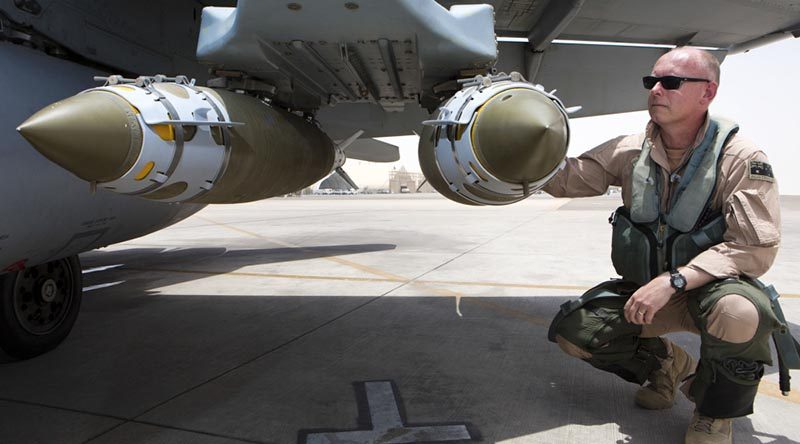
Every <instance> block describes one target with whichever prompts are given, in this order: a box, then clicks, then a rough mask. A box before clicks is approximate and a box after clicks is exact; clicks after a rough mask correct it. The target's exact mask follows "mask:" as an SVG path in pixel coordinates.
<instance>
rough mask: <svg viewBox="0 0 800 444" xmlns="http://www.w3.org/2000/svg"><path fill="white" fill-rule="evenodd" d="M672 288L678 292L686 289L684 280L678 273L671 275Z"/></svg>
mask: <svg viewBox="0 0 800 444" xmlns="http://www.w3.org/2000/svg"><path fill="white" fill-rule="evenodd" d="M672 286H673V287H675V288H676V289H678V290H683V289H684V288H686V278H685V277H683V275H682V274H680V273H675V274H673V275H672Z"/></svg>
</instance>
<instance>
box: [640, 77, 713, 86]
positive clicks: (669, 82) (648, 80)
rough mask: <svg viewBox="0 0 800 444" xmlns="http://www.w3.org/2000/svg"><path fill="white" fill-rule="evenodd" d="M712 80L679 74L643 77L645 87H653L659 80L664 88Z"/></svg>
mask: <svg viewBox="0 0 800 444" xmlns="http://www.w3.org/2000/svg"><path fill="white" fill-rule="evenodd" d="M710 81H711V80H707V79H696V78H694V77H677V76H664V77H654V76H644V77H642V84H643V85H644V88H645V89H653V88H654V87H655V86H656V83H658V82H661V86H663V87H664V89H678V88H680V87H681V83H683V82H710Z"/></svg>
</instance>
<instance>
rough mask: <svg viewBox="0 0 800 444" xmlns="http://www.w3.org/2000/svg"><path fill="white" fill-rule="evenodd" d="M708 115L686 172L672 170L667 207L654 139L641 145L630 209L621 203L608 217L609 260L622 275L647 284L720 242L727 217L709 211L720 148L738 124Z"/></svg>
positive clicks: (736, 129)
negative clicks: (652, 154) (664, 208)
mask: <svg viewBox="0 0 800 444" xmlns="http://www.w3.org/2000/svg"><path fill="white" fill-rule="evenodd" d="M709 120H710V121H709V124H708V128H707V130H706V133H705V136H704V137H703V140H702V142H700V144H699V145H698V146H696V147H695V148H694V151H693V152H692V154H691V156H690V157H689V159H688V161H686V162H685V165H686V167H685V168H684V169H683V176H680V175H678V174H676V173H673V174H672V175H670V178H669V181H670V184H671V187H672V194H671V196H670V199H669V203H668V205H667V211H666V212H663V211H662V209H661V204H660V203H661V196H662V194H663V192H664V190H662V189H661V187H662V180H661V171H660V170H661V168H660V167H659V166H658V165H657V164H656V163H655V162H653V160H652V159H651V158H650V151H651V150H652V148H653V147H652V144H651V143H650V141H649V140H648V139H645V141H644V143H643V144H642V152H641V154H640V155H639V158H638V159H637V160H636V162H635V163H634V165H633V177H632V186H633V189H632V193H631V208H630V209H628V208H625V207H624V206H623V207H619V208H618V209H617V210H616V211H615V212H614V213H613V214H612V215H611V217H610V218H609V222H610V223H611V225H612V226H613V232H612V239H611V262H612V263H613V264H614V268H615V269H616V271H617V273H619V274H620V276H622V277H623V279H625V280H628V281H633V282H636V283H638V284H640V285H643V284H645V283H647V282H649V281H650V280H651V279H653V278H654V277H656V276H658V275H659V274H661V273H663V272H664V271H668V270H672V269H674V268H677V267H680V266H682V265H686V264H687V263H689V261H690V260H692V258H694V257H695V256H697V255H698V254H700V253H702V252H703V251H705V250H707V249H708V248H710V247H711V246H713V245H716V244H718V243H720V242H722V235H723V234H724V233H725V218H724V217H723V216H722V214H720V213H719V212H712V211H711V208H710V205H711V196H712V195H713V194H714V189H715V187H716V182H717V174H718V169H719V163H720V162H719V159H720V156H721V154H722V150H723V148H724V147H725V144H726V143H727V142H728V140H729V139H730V138H731V137H732V136H733V135H734V134H735V133H736V132H737V131H738V130H739V126H738V125H737V124H736V123H734V122H730V121H727V120H724V119H717V118H710V119H709ZM680 170H681V168H678V171H680Z"/></svg>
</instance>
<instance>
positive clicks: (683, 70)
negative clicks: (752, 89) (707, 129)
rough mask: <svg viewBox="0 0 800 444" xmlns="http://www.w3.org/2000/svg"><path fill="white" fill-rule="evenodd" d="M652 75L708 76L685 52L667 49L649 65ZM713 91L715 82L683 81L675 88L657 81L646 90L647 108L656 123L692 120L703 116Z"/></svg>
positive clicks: (664, 123) (701, 77)
mask: <svg viewBox="0 0 800 444" xmlns="http://www.w3.org/2000/svg"><path fill="white" fill-rule="evenodd" d="M652 75H653V76H656V77H661V76H677V77H694V78H700V79H709V80H711V76H710V74H709V73H708V72H706V71H705V70H704V69H703V68H702V66H701V65H700V63H697V62H696V61H695V60H693V59H692V58H691V57H690V56H688V55H687V54H680V53H678V54H674V53H669V54H666V55H664V56H662V57H661V58H660V59H658V61H657V62H656V64H655V66H653V73H652ZM715 93H716V83H713V82H712V83H707V82H683V83H681V86H680V87H679V88H678V89H672V90H669V89H665V88H664V86H663V85H662V84H661V82H659V83H657V84H656V86H654V87H653V89H651V90H650V93H649V96H648V98H647V109H648V111H649V112H650V118H651V119H653V121H654V122H655V123H657V124H658V125H660V126H664V125H669V124H674V123H681V122H686V121H692V120H694V119H697V118H698V117H700V116H703V115H704V114H705V113H706V111H707V110H708V106H709V104H710V103H711V100H712V99H713V98H714V95H715Z"/></svg>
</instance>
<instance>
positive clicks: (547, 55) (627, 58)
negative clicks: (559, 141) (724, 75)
mask: <svg viewBox="0 0 800 444" xmlns="http://www.w3.org/2000/svg"><path fill="white" fill-rule="evenodd" d="M485 2H486V3H489V4H491V5H492V6H493V7H494V9H495V17H496V18H495V20H496V25H495V29H496V32H497V35H498V36H500V37H517V38H522V39H526V40H528V42H526V43H502V44H501V45H500V60H499V62H498V67H499V68H501V70H504V71H509V70H518V71H519V72H521V73H523V74H524V75H525V76H526V78H527V79H528V80H530V81H533V82H536V83H541V84H543V85H545V86H546V87H547V89H557V90H558V95H559V97H560V98H561V99H562V100H563V101H564V103H566V104H567V105H581V106H583V109H582V110H581V111H579V112H577V113H575V114H574V115H573V116H574V117H583V116H590V115H598V114H610V113H618V112H627V111H637V110H642V109H645V105H646V102H645V96H644V95H643V94H641V91H640V90H639V89H638V84H639V82H640V80H639V79H640V77H641V76H643V75H646V74H647V73H649V72H650V69H651V67H652V64H653V63H654V62H655V60H656V59H657V58H658V57H659V56H660V55H661V54H663V53H664V51H666V50H668V48H669V46H670V45H693V46H704V47H709V48H718V50H716V51H714V54H715V55H717V57H718V58H719V59H720V60H722V59H724V57H725V55H726V54H729V53H737V52H742V51H746V50H749V49H752V48H754V47H757V46H760V45H763V44H766V43H770V42H772V41H775V40H779V39H782V38H786V37H792V36H793V37H798V36H800V3H797V2H796V1H790V0H766V1H764V0H704V1H702V2H697V1H692V0H676V1H668V2H664V1H652V0H615V1H602V0H564V1H555V0H551V1H541V0H485ZM440 3H441V4H442V5H443V6H445V7H447V6H449V5H452V4H455V3H459V4H461V3H464V1H458V2H455V1H449V0H448V1H440ZM467 3H472V2H471V1H469V2H467ZM565 40H567V41H569V40H577V41H583V42H587V41H588V42H619V43H629V44H649V45H655V46H656V47H652V46H651V47H641V46H639V45H636V46H608V45H605V46H587V45H585V44H574V43H569V44H567V43H559V42H562V41H565ZM554 41H555V42H554ZM662 45H663V47H658V46H662Z"/></svg>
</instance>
